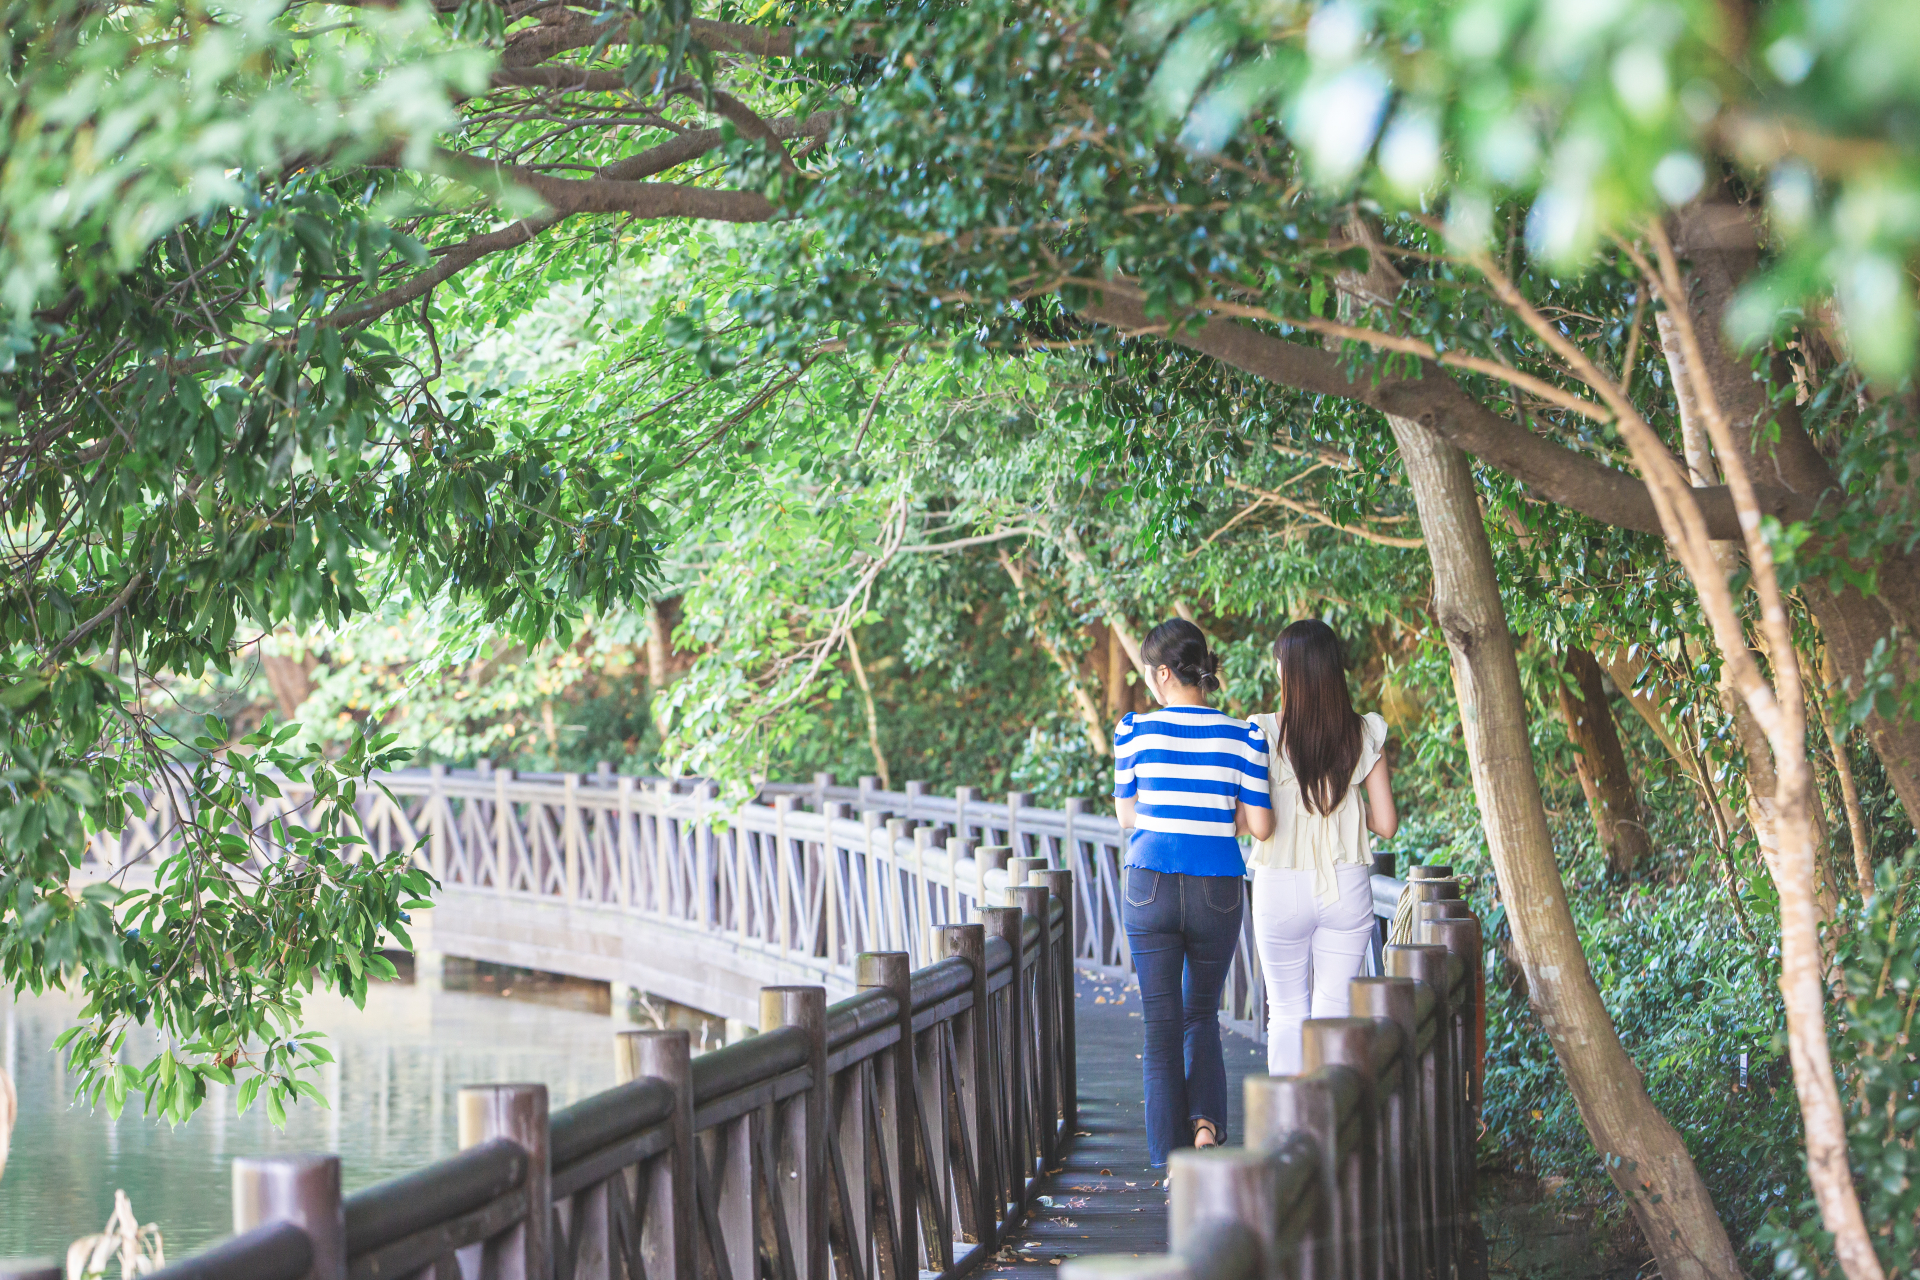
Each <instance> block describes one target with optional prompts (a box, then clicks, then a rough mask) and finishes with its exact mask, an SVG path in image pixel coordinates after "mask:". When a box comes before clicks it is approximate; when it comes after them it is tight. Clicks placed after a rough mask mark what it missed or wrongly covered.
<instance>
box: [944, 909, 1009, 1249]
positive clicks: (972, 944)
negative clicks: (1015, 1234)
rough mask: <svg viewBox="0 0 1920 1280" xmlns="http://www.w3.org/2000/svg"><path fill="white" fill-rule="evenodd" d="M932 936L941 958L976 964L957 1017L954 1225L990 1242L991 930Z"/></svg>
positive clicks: (993, 1180)
mask: <svg viewBox="0 0 1920 1280" xmlns="http://www.w3.org/2000/svg"><path fill="white" fill-rule="evenodd" d="M934 938H935V940H936V942H937V948H936V950H937V952H938V955H939V958H940V959H943V960H944V959H946V958H947V957H948V956H955V957H958V958H959V959H962V960H965V961H966V962H967V964H968V965H969V966H971V967H972V969H973V1002H972V1007H970V1008H969V1009H968V1010H967V1011H966V1013H964V1014H963V1015H961V1016H960V1017H957V1018H955V1019H954V1020H953V1057H954V1081H953V1092H954V1095H955V1098H954V1101H955V1104H956V1105H955V1109H956V1111H957V1112H958V1115H959V1121H960V1123H959V1125H958V1132H956V1133H954V1134H953V1135H952V1136H953V1145H954V1148H955V1158H954V1163H955V1164H957V1165H961V1166H963V1169H964V1176H962V1177H959V1178H956V1179H954V1181H955V1183H956V1184H957V1186H958V1187H959V1199H960V1205H959V1221H958V1222H956V1223H955V1224H954V1225H955V1226H956V1227H957V1228H958V1230H959V1231H960V1233H961V1237H960V1238H961V1239H963V1240H966V1241H968V1242H969V1243H978V1244H981V1245H984V1246H987V1247H991V1246H992V1245H993V1244H995V1243H996V1240H995V1231H996V1224H997V1223H998V1221H999V1215H998V1211H997V1209H996V1205H995V1202H996V1199H997V1197H996V1196H995V1193H994V1188H995V1187H996V1186H997V1185H998V1181H999V1172H998V1170H999V1166H998V1164H997V1163H996V1162H995V1160H994V1157H993V1107H992V1105H991V1103H990V1101H989V1100H990V1098H991V1097H992V1094H993V1080H994V1076H993V1063H992V1059H991V1058H990V1057H989V1053H990V1042H991V1039H992V1037H991V1034H990V1031H989V1027H990V1025H991V1023H992V1020H993V1019H992V1011H991V1009H990V1008H989V1006H988V1002H987V931H986V926H985V925H982V924H950V925H946V926H943V927H942V928H939V929H936V930H934Z"/></svg>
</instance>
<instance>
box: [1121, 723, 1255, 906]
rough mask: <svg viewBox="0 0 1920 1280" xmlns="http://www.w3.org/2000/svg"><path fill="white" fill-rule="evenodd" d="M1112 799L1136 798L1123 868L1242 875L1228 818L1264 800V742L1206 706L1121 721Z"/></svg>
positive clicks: (1246, 727)
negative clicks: (1242, 804) (1240, 807)
mask: <svg viewBox="0 0 1920 1280" xmlns="http://www.w3.org/2000/svg"><path fill="white" fill-rule="evenodd" d="M1113 794H1114V798H1115V799H1124V798H1125V797H1127V796H1133V797H1135V808H1134V828H1133V838H1132V840H1131V842H1130V843H1129V844H1128V846H1127V865H1128V866H1130V867H1145V868H1147V869H1148V870H1150V871H1177V872H1181V873H1184V874H1186V875H1190V876H1239V875H1245V874H1246V871H1247V864H1246V861H1245V859H1243V858H1242V857H1241V856H1240V842H1239V841H1238V840H1237V839H1235V838H1234V834H1233V817H1234V811H1235V809H1236V807H1237V806H1238V805H1239V803H1240V802H1241V801H1243V800H1244V801H1245V802H1246V803H1247V805H1248V806H1249V807H1250V808H1254V809H1266V808H1270V807H1271V802H1270V801H1269V800H1268V799H1267V735H1266V734H1264V733H1262V732H1261V731H1260V727H1259V726H1258V725H1255V724H1249V723H1248V722H1247V721H1245V720H1235V719H1234V718H1233V717H1232V716H1230V715H1225V714H1222V713H1221V712H1218V711H1215V710H1214V709H1213V708H1212V707H1161V708H1160V709H1159V710H1158V711H1149V712H1146V713H1145V714H1141V715H1131V714H1130V715H1127V716H1123V717H1122V718H1121V720H1120V724H1119V726H1118V727H1117V728H1116V729H1115V730H1114V731H1113Z"/></svg>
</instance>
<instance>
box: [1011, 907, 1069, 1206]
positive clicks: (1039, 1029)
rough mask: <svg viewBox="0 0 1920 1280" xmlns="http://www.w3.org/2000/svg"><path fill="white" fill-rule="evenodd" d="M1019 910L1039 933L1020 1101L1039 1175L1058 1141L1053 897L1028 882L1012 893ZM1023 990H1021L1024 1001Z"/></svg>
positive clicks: (1058, 1052)
mask: <svg viewBox="0 0 1920 1280" xmlns="http://www.w3.org/2000/svg"><path fill="white" fill-rule="evenodd" d="M1014 892H1015V893H1016V894H1018V895H1019V901H1020V910H1021V911H1022V912H1023V913H1024V914H1025V915H1026V916H1027V917H1028V918H1030V919H1032V920H1034V921H1036V922H1037V923H1038V924H1039V926H1040V929H1039V932H1038V934H1037V935H1036V938H1035V942H1034V946H1035V947H1036V948H1037V949H1038V954H1037V955H1036V956H1035V957H1034V963H1033V991H1032V995H1033V999H1032V1002H1031V1006H1030V1008H1029V1011H1028V1015H1027V1016H1028V1020H1029V1024H1030V1025H1031V1027H1032V1028H1033V1029H1032V1031H1031V1032H1030V1033H1029V1034H1028V1036H1027V1041H1028V1043H1030V1044H1031V1045H1032V1046H1033V1067H1032V1076H1031V1078H1032V1082H1033V1083H1032V1085H1031V1087H1030V1090H1029V1091H1028V1092H1026V1093H1024V1094H1023V1095H1022V1096H1023V1097H1030V1098H1031V1099H1032V1101H1033V1148H1034V1155H1035V1156H1037V1157H1038V1158H1039V1161H1040V1170H1039V1171H1040V1172H1042V1173H1044V1172H1045V1171H1046V1169H1047V1166H1049V1165H1051V1164H1052V1163H1053V1153H1054V1149H1055V1147H1056V1146H1057V1144H1058V1142H1059V1137H1060V1086H1059V1079H1058V1076H1057V1075H1056V1072H1055V1068H1056V1067H1057V1066H1058V1065H1059V1062H1060V1016H1059V1007H1058V1005H1057V1004H1056V1003H1055V1000H1054V997H1055V994H1056V991H1057V984H1058V981H1059V980H1058V979H1057V978H1055V977H1054V973H1053V970H1054V966H1055V965H1057V964H1059V963H1060V958H1059V957H1058V956H1056V955H1055V954H1054V949H1053V909H1052V908H1053V894H1052V892H1051V891H1050V890H1049V889H1048V888H1047V886H1046V885H1044V884H1038V883H1028V884H1024V885H1022V886H1021V887H1020V888H1018V889H1016V890H1014ZM1026 995H1027V990H1026V988H1024V987H1022V988H1021V998H1022V999H1025V998H1026Z"/></svg>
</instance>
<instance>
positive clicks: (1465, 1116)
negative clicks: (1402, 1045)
mask: <svg viewBox="0 0 1920 1280" xmlns="http://www.w3.org/2000/svg"><path fill="white" fill-rule="evenodd" d="M1446 905H1450V904H1440V903H1428V904H1425V905H1423V906H1422V907H1421V908H1420V913H1421V915H1422V916H1423V917H1424V918H1423V919H1421V921H1420V923H1419V924H1418V925H1417V926H1416V927H1415V931H1414V932H1415V936H1416V937H1417V938H1418V939H1419V940H1420V941H1421V942H1427V943H1437V944H1439V945H1440V946H1443V947H1445V948H1446V949H1447V954H1448V956H1449V957H1450V958H1451V959H1452V960H1453V961H1454V962H1457V963H1458V964H1459V965H1460V966H1461V969H1462V970H1463V976H1464V978H1465V991H1464V998H1463V999H1461V1001H1460V1002H1459V1004H1458V1005H1457V1006H1456V1007H1454V1008H1453V1009H1452V1010H1451V1013H1452V1015H1453V1032H1454V1034H1453V1043H1452V1044H1450V1045H1449V1046H1448V1049H1449V1051H1450V1052H1451V1053H1452V1054H1453V1060H1454V1063H1455V1067H1454V1082H1455V1083H1454V1090H1455V1094H1454V1098H1455V1102H1456V1104H1457V1106H1458V1108H1459V1120H1458V1122H1457V1124H1458V1127H1457V1128H1456V1129H1455V1144H1456V1145H1455V1149H1454V1160H1455V1167H1456V1168H1457V1169H1458V1170H1459V1173H1458V1175H1457V1176H1458V1178H1459V1185H1460V1191H1459V1198H1458V1199H1457V1200H1456V1201H1455V1207H1456V1212H1457V1213H1458V1214H1459V1217H1460V1225H1461V1230H1462V1231H1465V1230H1467V1229H1468V1226H1467V1224H1468V1221H1469V1219H1470V1218H1471V1217H1472V1215H1473V1213H1474V1206H1475V1205H1476V1204H1478V1203H1479V1202H1478V1200H1477V1199H1476V1198H1475V1195H1474V1149H1473V1140H1472V1136H1471V1135H1473V1134H1476V1133H1478V1132H1479V1131H1480V1094H1481V1082H1482V1078H1483V1073H1484V1070H1485V1059H1486V1055H1485V1052H1484V1049H1485V1045H1486V987H1485V983H1484V979H1483V977H1482V974H1481V968H1480V964H1481V951H1480V945H1481V944H1480V922H1479V921H1478V920H1476V919H1474V918H1473V917H1471V916H1468V917H1465V918H1458V917H1455V918H1446V919H1434V918H1432V914H1431V913H1433V912H1434V911H1435V909H1436V908H1437V907H1438V908H1444V906H1446ZM1451 967H1452V966H1451V965H1449V968H1451Z"/></svg>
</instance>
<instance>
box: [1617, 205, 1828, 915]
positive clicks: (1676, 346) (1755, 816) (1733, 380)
mask: <svg viewBox="0 0 1920 1280" xmlns="http://www.w3.org/2000/svg"><path fill="white" fill-rule="evenodd" d="M1703 234H1704V233H1703ZM1722 234H1723V235H1724V232H1722ZM1702 253H1703V257H1704V259H1705V260H1706V261H1708V262H1720V261H1723V260H1726V259H1728V258H1729V256H1730V255H1731V259H1732V261H1734V262H1735V263H1736V264H1739V263H1744V262H1745V261H1746V258H1745V257H1744V256H1743V255H1740V254H1736V253H1733V251H1732V250H1727V251H1718V250H1713V249H1710V248H1709V249H1703V250H1702ZM1721 274H1723V273H1715V274H1714V277H1713V281H1710V282H1708V283H1706V284H1705V285H1703V287H1702V291H1701V292H1702V295H1703V296H1704V297H1707V298H1713V297H1715V296H1716V295H1715V294H1714V292H1713V290H1714V281H1718V280H1719V279H1720V275H1721ZM1718 314H1719V313H1718V311H1715V312H1714V313H1713V315H1712V316H1711V317H1709V316H1707V315H1698V316H1695V317H1694V318H1693V330H1694V333H1695V335H1696V336H1697V337H1698V339H1699V342H1700V344H1701V349H1702V350H1703V352H1704V353H1705V354H1706V355H1707V357H1708V363H1709V364H1710V365H1711V366H1713V367H1712V368H1710V369H1709V370H1707V371H1706V377H1705V381H1706V382H1708V383H1710V384H1711V385H1712V388H1713V391H1714V394H1715V395H1716V396H1717V397H1718V398H1719V400H1720V407H1721V411H1722V412H1723V413H1726V414H1728V415H1729V417H1730V419H1731V420H1732V421H1734V422H1736V423H1739V424H1742V425H1741V426H1740V427H1738V428H1736V435H1737V437H1738V438H1739V439H1740V440H1741V441H1742V442H1750V441H1751V440H1752V439H1753V433H1752V431H1751V424H1752V422H1753V421H1754V419H1755V417H1756V416H1757V415H1759V414H1762V413H1765V412H1767V410H1768V407H1769V406H1768V403H1767V399H1766V395H1765V393H1764V389H1759V385H1760V384H1758V383H1756V382H1755V381H1754V380H1753V378H1752V376H1751V374H1744V366H1741V372H1742V373H1743V374H1744V376H1742V377H1736V376H1731V375H1730V371H1729V369H1728V368H1727V367H1724V366H1729V365H1730V364H1731V362H1730V361H1728V360H1727V358H1726V355H1725V352H1724V351H1722V350H1721V349H1720V347H1719V346H1718V345H1717V339H1716V338H1714V337H1713V336H1711V335H1713V334H1717V332H1718V329H1719V326H1718V324H1717V316H1718ZM1654 322H1655V324H1656V325H1658V327H1659V330H1660V349H1661V352H1662V353H1663V354H1664V355H1665V357H1666V361H1667V371H1668V373H1669V374H1671V375H1672V378H1673V391H1674V399H1675V402H1676V403H1677V404H1678V406H1679V409H1680V437H1681V443H1682V450H1683V452H1684V453H1685V455H1686V460H1687V477H1688V479H1689V480H1691V481H1692V483H1693V484H1694V486H1695V487H1700V486H1703V485H1712V484H1719V483H1720V482H1721V479H1722V477H1721V474H1720V468H1719V466H1718V465H1717V464H1716V463H1715V462H1714V457H1713V443H1712V441H1711V440H1709V439H1708V434H1707V426H1706V421H1705V416H1706V410H1705V407H1704V406H1703V405H1702V404H1701V402H1700V393H1699V389H1698V388H1699V384H1698V383H1697V382H1696V380H1695V371H1694V370H1693V369H1691V368H1690V367H1689V365H1688V361H1687V354H1686V351H1685V349H1684V345H1683V343H1682V342H1681V338H1680V331H1679V326H1678V325H1677V324H1675V322H1674V318H1673V316H1672V315H1671V314H1670V313H1668V312H1665V311H1662V312H1660V313H1659V314H1658V315H1656V316H1655V317H1654ZM1751 465H1752V464H1751V463H1749V466H1751ZM1713 559H1714V562H1715V563H1716V564H1717V565H1718V566H1719V568H1720V574H1721V576H1722V577H1723V578H1726V579H1732V578H1733V577H1734V576H1735V575H1736V574H1737V573H1738V572H1739V570H1740V567H1741V554H1740V547H1739V544H1738V543H1735V542H1730V541H1725V540H1721V541H1716V542H1714V543H1713ZM1720 705H1721V706H1722V707H1723V708H1724V709H1725V710H1726V713H1727V716H1728V717H1729V718H1730V719H1731V720H1732V721H1733V731H1734V738H1735V740H1737V741H1738V742H1739V744H1740V750H1741V752H1742V753H1743V754H1744V755H1745V756H1746V760H1747V771H1746V778H1747V821H1748V822H1749V823H1750V824H1751V825H1752V827H1753V835H1754V840H1755V842H1756V843H1758V844H1759V846H1760V854H1761V858H1762V860H1763V861H1764V862H1765V863H1766V865H1767V866H1769V867H1771V866H1773V865H1774V863H1775V861H1776V858H1775V854H1776V852H1777V851H1778V849H1779V844H1780V840H1779V833H1778V821H1777V815H1776V813H1775V811H1774V810H1775V806H1774V786H1775V775H1774V769H1773V748H1772V746H1771V745H1770V744H1769V743H1768V741H1767V735H1766V731H1765V730H1764V729H1762V728H1761V727H1760V723H1759V722H1758V721H1757V720H1755V719H1754V718H1753V711H1752V709H1751V708H1750V707H1748V706H1747V702H1746V699H1745V698H1744V697H1742V696H1741V694H1740V691H1739V690H1737V689H1735V688H1734V687H1733V684H1732V675H1731V673H1730V671H1729V669H1728V668H1725V667H1723V668H1722V669H1721V681H1720ZM1815 800H1816V798H1815V797H1814V796H1813V794H1812V792H1811V789H1809V791H1808V794H1807V796H1806V797H1805V798H1804V801H1805V802H1806V803H1808V804H1809V805H1811V806H1812V808H1811V810H1810V811H1817V810H1818V805H1817V803H1815ZM1818 834H1819V833H1818V831H1817V830H1816V835H1818ZM1820 843H1821V844H1822V845H1823V846H1824V845H1825V843H1826V842H1825V841H1824V840H1821V842H1820ZM1827 852H1828V851H1827V850H1826V849H1825V848H1824V847H1823V848H1822V849H1821V850H1819V853H1820V854H1821V855H1825V854H1827ZM1828 861H1829V858H1828V857H1826V856H1816V858H1815V860H1814V862H1815V865H1816V866H1824V865H1825V864H1826V863H1827V862H1828ZM1819 885H1820V886H1821V888H1820V889H1819V891H1818V898H1817V900H1818V903H1819V909H1820V918H1821V919H1822V920H1831V919H1832V918H1833V913H1834V909H1835V907H1836V906H1837V905H1838V904H1837V903H1836V901H1835V899H1834V894H1833V890H1832V884H1831V881H1830V880H1829V878H1828V877H1827V876H1825V875H1821V876H1820V877H1819Z"/></svg>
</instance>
